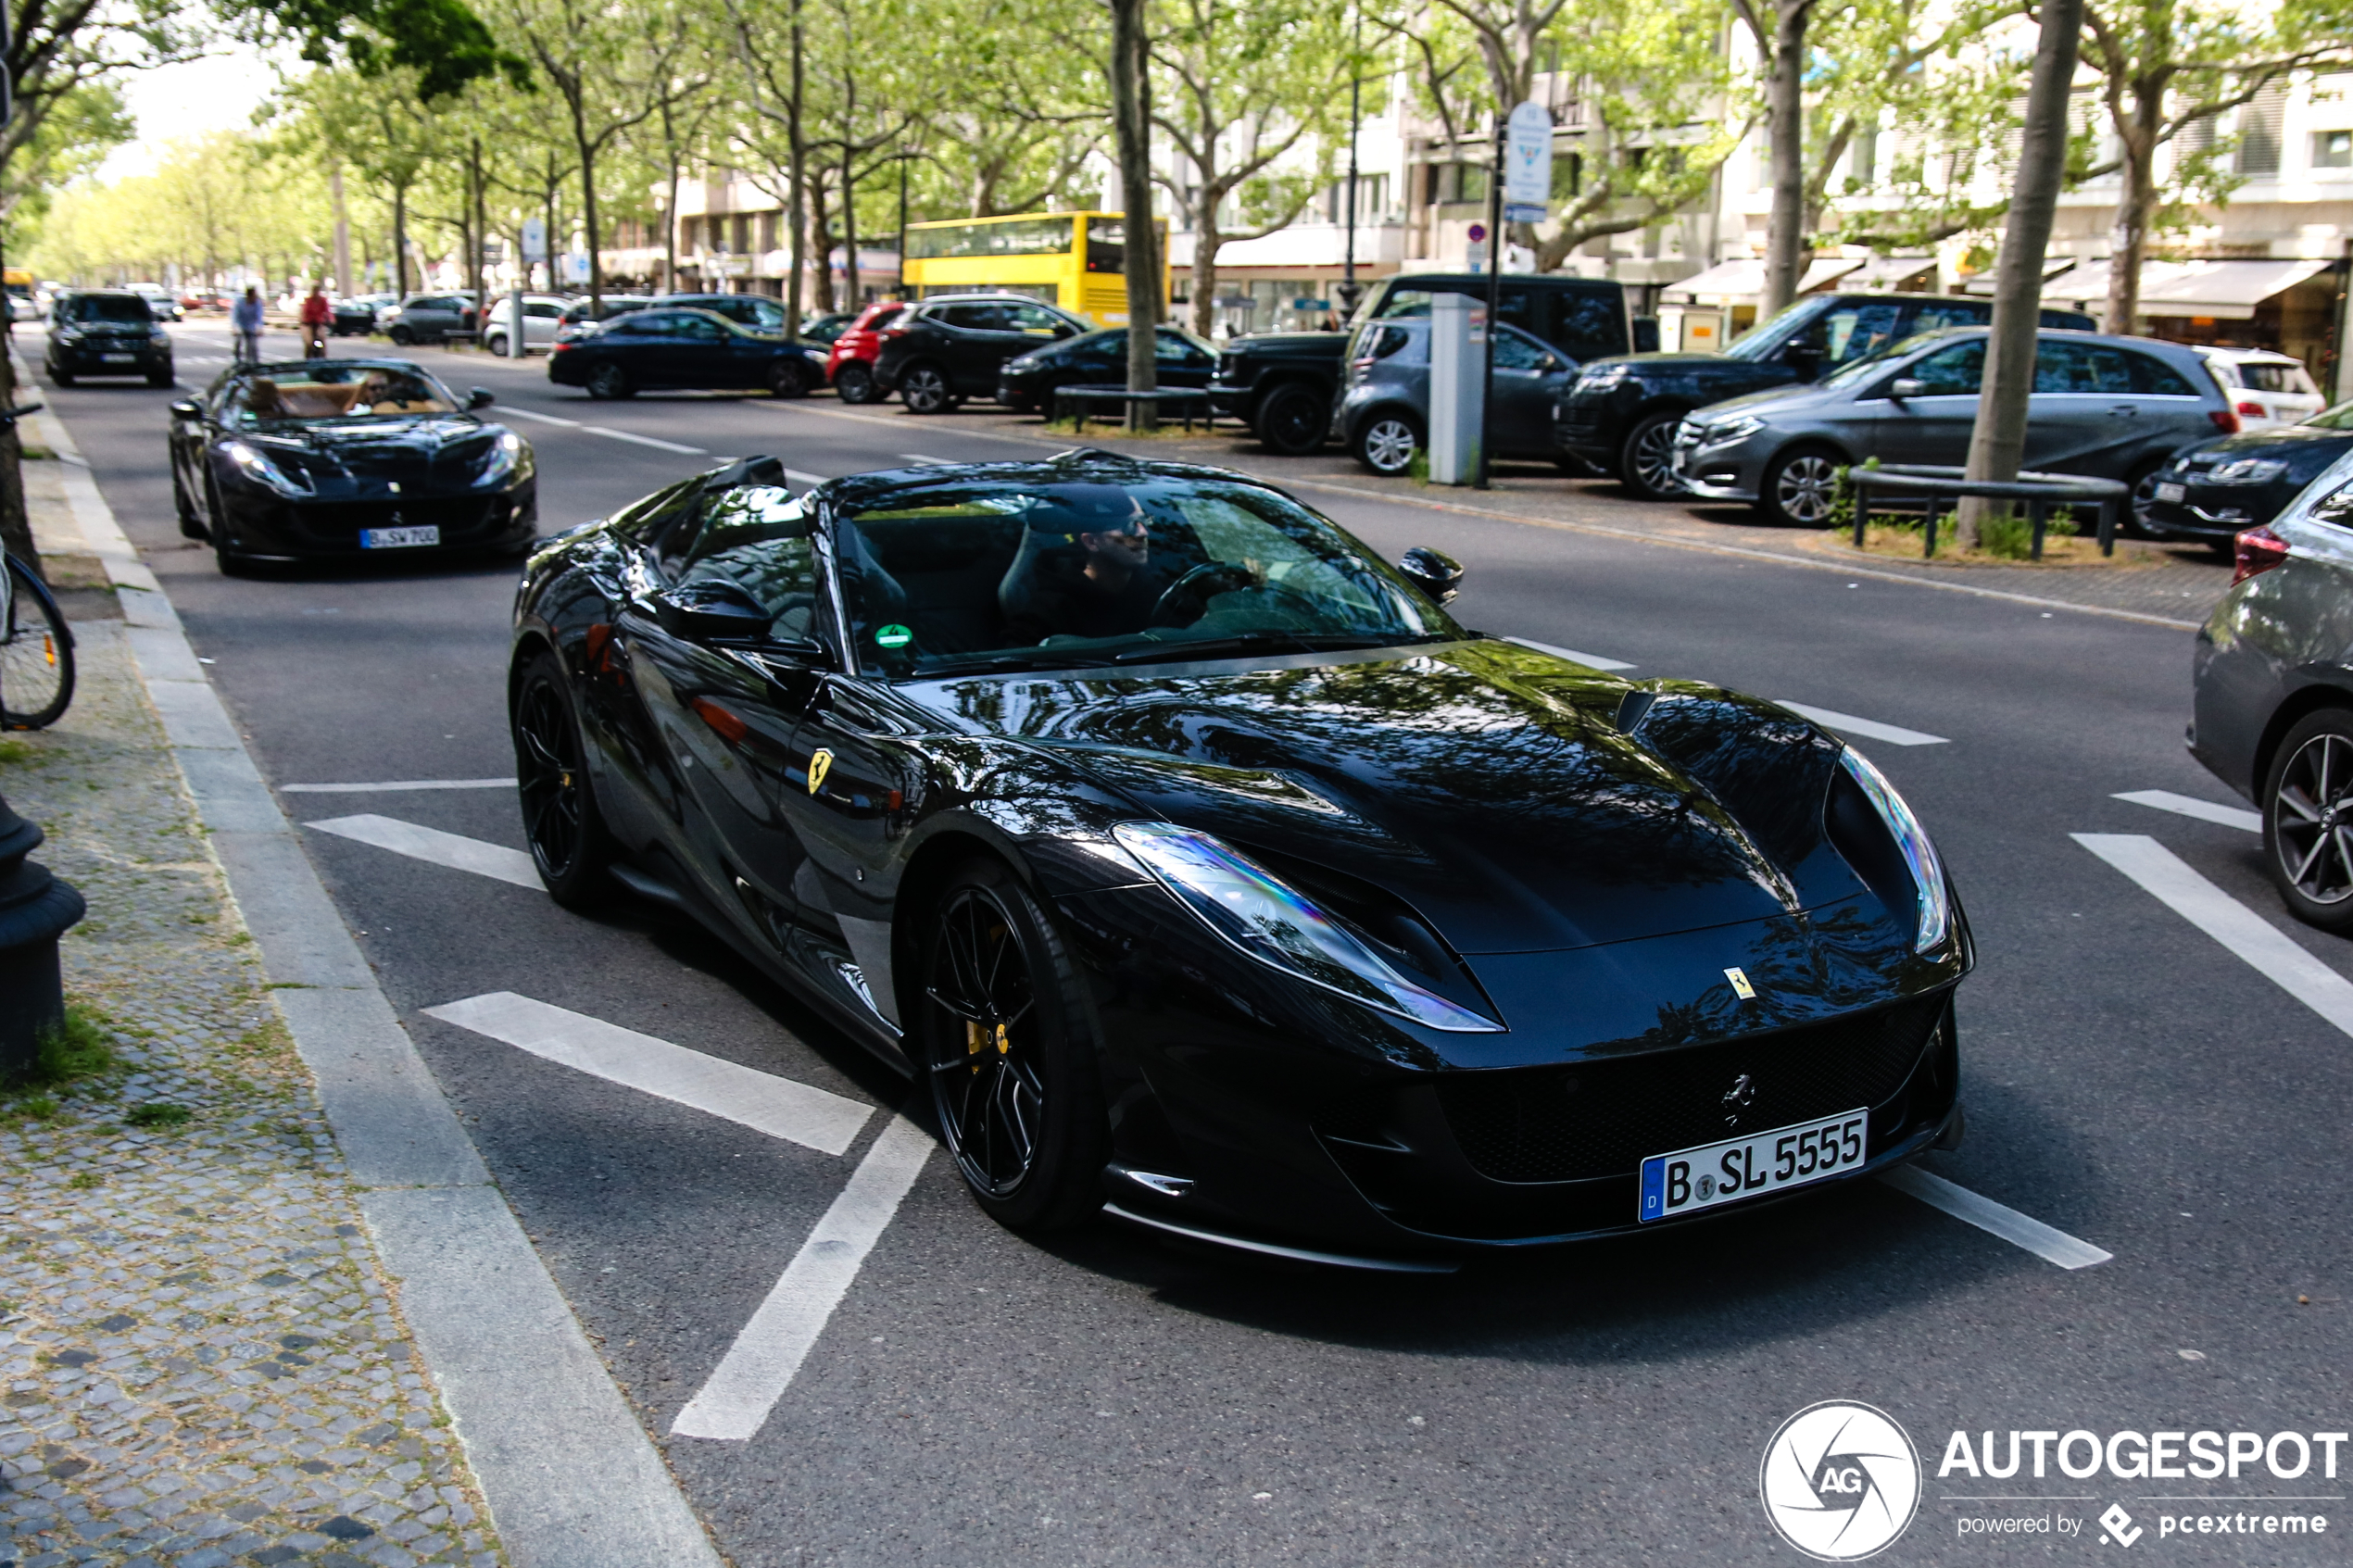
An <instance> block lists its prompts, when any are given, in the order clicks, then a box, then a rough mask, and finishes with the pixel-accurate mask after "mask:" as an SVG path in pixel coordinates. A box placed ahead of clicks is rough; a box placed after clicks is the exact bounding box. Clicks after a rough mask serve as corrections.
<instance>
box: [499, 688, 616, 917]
mask: <svg viewBox="0 0 2353 1568" xmlns="http://www.w3.org/2000/svg"><path fill="white" fill-rule="evenodd" d="M512 726H513V730H514V738H515V782H516V786H517V793H518V794H519V795H520V796H521V797H522V834H523V842H524V843H526V844H528V845H530V846H531V863H532V866H533V867H534V868H535V870H536V871H537V872H539V880H540V881H541V882H542V883H543V884H546V886H547V896H548V897H551V898H553V899H555V901H556V902H557V903H559V904H561V905H563V906H564V907H565V908H566V909H582V908H585V907H586V906H587V905H589V904H591V903H592V902H594V901H595V895H596V894H597V893H598V892H599V891H601V889H602V885H603V881H604V873H605V871H606V868H608V867H609V866H610V865H611V864H612V837H611V834H609V833H608V832H607V831H606V829H605V819H604V816H603V814H602V813H601V812H600V811H598V809H597V795H596V791H595V789H594V788H593V787H592V786H591V785H590V784H589V782H588V771H587V753H586V748H585V746H583V744H582V741H581V736H580V721H579V720H578V719H577V718H576V717H575V716H574V715H573V708H572V698H571V696H570V693H569V692H568V690H567V688H566V685H565V682H564V674H563V667H562V666H561V665H560V664H559V663H557V661H556V657H555V655H553V654H551V653H548V652H547V651H546V650H545V649H542V650H540V651H539V652H538V653H535V654H534V655H533V656H532V657H531V660H530V662H529V663H527V664H525V665H524V666H523V671H522V682H521V683H520V684H518V685H517V686H516V688H515V706H514V714H513V719H512Z"/></svg>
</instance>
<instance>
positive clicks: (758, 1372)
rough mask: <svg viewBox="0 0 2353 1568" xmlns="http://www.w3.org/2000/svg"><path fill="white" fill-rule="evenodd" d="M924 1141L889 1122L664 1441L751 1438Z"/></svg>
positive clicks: (891, 1206)
mask: <svg viewBox="0 0 2353 1568" xmlns="http://www.w3.org/2000/svg"><path fill="white" fill-rule="evenodd" d="M932 1147H933V1146H932V1139H931V1135H930V1134H928V1133H926V1132H925V1131H924V1130H923V1129H922V1128H921V1127H919V1126H917V1125H915V1124H914V1123H912V1122H910V1121H908V1120H907V1119H906V1118H905V1117H904V1116H893V1117H892V1118H891V1119H890V1121H889V1122H888V1123H887V1124H886V1125H885V1126H884V1128H883V1130H882V1133H881V1135H879V1136H877V1137H876V1138H875V1142H874V1145H873V1147H872V1148H868V1149H867V1150H866V1157H865V1158H864V1159H863V1160H860V1161H859V1162H858V1170H857V1173H855V1174H854V1175H852V1176H851V1177H850V1178H849V1185H848V1186H846V1187H844V1188H843V1189H842V1193H841V1196H840V1197H839V1198H835V1199H834V1202H833V1207H832V1208H830V1209H828V1210H825V1214H824V1218H823V1219H821V1220H819V1221H818V1222H817V1228H816V1229H815V1230H813V1231H812V1232H810V1233H809V1239H808V1240H807V1241H805V1242H803V1243H802V1244H801V1248H800V1250H799V1252H798V1253H796V1254H794V1256H793V1261H792V1262H791V1264H790V1265H789V1266H788V1267H786V1270H785V1272H784V1274H783V1276H782V1277H781V1278H779V1279H778V1280H777V1281H776V1285H775V1288H774V1289H773V1290H771V1291H769V1293H768V1298H767V1299H766V1300H764V1301H762V1302H761V1304H760V1310H759V1311H756V1312H754V1313H753V1314H752V1315H751V1321H750V1322H749V1323H746V1324H744V1326H743V1332H741V1333H740V1334H738V1335H736V1342H735V1343H734V1344H732V1345H730V1346H729V1347H728V1348H727V1354H726V1355H725V1356H724V1357H723V1358H721V1360H720V1362H719V1365H718V1368H717V1369H716V1370H715V1371H713V1372H712V1373H711V1380H710V1381H709V1382H707V1383H705V1384H704V1385H703V1386H702V1387H701V1388H700V1389H699V1390H698V1392H697V1393H696V1395H695V1397H694V1398H693V1399H689V1400H688V1401H686V1408H685V1409H684V1410H682V1411H679V1412H678V1416H677V1419H676V1420H674V1421H673V1422H672V1423H671V1424H670V1430H671V1433H672V1435H673V1436H679V1437H709V1438H715V1439H717V1440H719V1441H722V1442H745V1441H748V1440H749V1439H750V1438H751V1437H753V1436H757V1435H758V1433H759V1431H760V1429H761V1426H762V1425H764V1424H766V1423H767V1420H768V1414H769V1412H770V1411H773V1410H774V1409H775V1408H776V1401H777V1400H778V1399H782V1398H784V1395H785V1390H786V1388H788V1387H790V1386H792V1380H793V1378H794V1377H795V1376H796V1375H797V1374H799V1371H800V1363H801V1362H802V1361H804V1360H806V1359H807V1358H808V1355H809V1352H810V1349H811V1348H812V1347H813V1346H814V1345H815V1344H816V1343H817V1337H818V1336H819V1335H821V1334H823V1333H824V1328H825V1323H826V1322H827V1320H828V1319H830V1318H831V1317H832V1316H833V1314H834V1309H835V1308H836V1307H837V1306H839V1305H840V1304H841V1299H842V1298H843V1297H844V1296H846V1295H847V1294H849V1286H850V1285H851V1283H852V1282H853V1281H855V1280H856V1279H857V1277H858V1270H859V1267H860V1265H862V1264H863V1263H864V1262H865V1261H866V1254H867V1253H868V1252H870V1251H872V1250H873V1249H874V1245H875V1241H876V1240H877V1239H879V1238H880V1237H881V1236H882V1233H883V1231H884V1230H885V1229H886V1228H887V1226H888V1225H889V1224H890V1221H891V1217H892V1216H893V1215H895V1214H897V1213H898V1212H899V1205H900V1201H901V1200H903V1199H904V1198H906V1196H907V1193H908V1190H909V1189H910V1188H912V1186H913V1185H915V1178H916V1177H917V1176H918V1175H920V1174H921V1173H923V1168H924V1161H925V1160H926V1159H927V1158H929V1156H930V1154H931V1151H932Z"/></svg>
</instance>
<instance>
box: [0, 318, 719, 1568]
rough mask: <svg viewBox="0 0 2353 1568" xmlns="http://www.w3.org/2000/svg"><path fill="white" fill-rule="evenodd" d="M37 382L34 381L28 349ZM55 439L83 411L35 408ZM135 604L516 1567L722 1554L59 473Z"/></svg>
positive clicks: (238, 883)
mask: <svg viewBox="0 0 2353 1568" xmlns="http://www.w3.org/2000/svg"><path fill="white" fill-rule="evenodd" d="M17 374H18V378H19V383H20V384H24V385H31V384H32V383H31V377H30V376H29V375H28V374H27V373H26V372H25V370H24V367H23V366H22V365H21V364H19V366H18V367H17ZM32 418H33V420H34V421H35V428H36V429H38V430H39V431H40V432H41V435H42V440H43V442H44V445H47V446H48V447H49V448H50V449H51V450H52V451H55V452H57V453H59V454H71V455H72V456H73V457H75V458H79V457H80V456H81V453H80V450H79V448H78V447H77V446H76V445H75V444H74V442H73V438H72V436H71V435H70V433H68V431H67V430H66V427H65V423H64V421H63V420H60V419H58V418H57V416H56V415H55V414H54V413H52V412H49V411H46V410H44V412H42V413H40V414H37V415H34V416H32ZM63 478H64V481H65V490H66V497H67V501H68V503H69V506H70V507H71V508H72V510H73V514H74V519H75V521H76V522H77V523H78V524H79V526H80V528H81V530H82V538H83V540H84V541H85V542H86V543H87V544H88V545H89V546H90V549H91V551H92V552H93V553H94V554H95V555H96V556H97V557H98V558H99V559H100V561H101V562H102V563H103V565H104V566H105V568H106V571H107V580H108V581H109V582H111V583H113V584H114V585H115V587H116V588H117V590H118V593H117V601H118V602H119V603H120V606H121V607H122V613H123V622H124V630H123V636H124V641H125V642H126V643H127V644H128V645H129V646H130V648H131V650H132V657H133V659H134V660H135V661H136V664H137V667H138V670H139V674H140V680H141V684H143V685H144V686H145V688H146V692H147V696H148V700H149V701H150V702H152V703H153V704H154V706H155V709H156V711H157V714H158V715H159V716H160V717H161V719H162V721H163V724H164V730H165V734H166V736H167V738H168V739H169V740H170V744H171V748H172V756H173V759H174V760H175V761H176V762H177V763H178V765H179V769H180V772H181V777H182V782H183V783H184V784H185V785H186V787H187V790H188V794H189V796H190V798H191V799H192V801H193V802H194V804H195V809H196V813H197V816H198V819H199V820H200V821H201V822H203V824H204V826H205V829H206V836H205V843H206V844H207V846H208V849H209V851H210V853H211V854H212V856H213V858H214V859H215V861H216V863H217V864H219V866H220V871H221V874H222V877H223V879H224V881H225V882H226V883H227V884H228V888H229V893H230V897H231V898H232V899H233V901H234V902H235V904H236V905H237V908H238V911H239V913H240V915H241V916H242V917H243V918H244V920H245V927H246V929H247V931H248V932H249V933H250V934H251V935H252V936H253V938H254V940H255V943H256V945H257V947H258V950H259V953H260V957H261V962H262V967H263V969H264V971H265V972H267V973H268V975H269V977H270V981H271V985H272V988H273V995H274V996H275V997H276V999H277V1002H278V1006H279V1010H280V1011H281V1012H282V1013H283V1016H284V1018H285V1020H286V1024H287V1027H288V1030H289V1031H290V1032H291V1034H292V1035H293V1036H294V1042H295V1046H296V1049H297V1050H299V1051H300V1052H301V1054H302V1058H303V1060H304V1062H305V1063H306V1064H307V1065H308V1067H309V1068H310V1071H311V1073H312V1075H313V1076H314V1078H315V1079H316V1080H317V1083H318V1088H319V1098H320V1101H321V1107H322V1109H323V1110H325V1112H326V1115H327V1120H328V1123H329V1124H330V1125H331V1126H332V1127H333V1129H334V1134H335V1141H336V1143H337V1145H338V1146H340V1148H342V1151H343V1155H344V1159H345V1161H346V1167H347V1169H348V1170H349V1173H350V1175H351V1179H352V1183H353V1185H355V1186H356V1187H357V1188H358V1189H359V1205H360V1210H361V1213H362V1214H363V1216H364V1217H365V1218H366V1220H367V1222H368V1225H369V1229H370V1231H371V1233H372V1234H373V1236H374V1239H375V1243H376V1248H377V1252H378V1255H379V1257H380V1258H381V1259H382V1260H383V1262H384V1268H385V1270H386V1272H387V1273H390V1274H391V1275H392V1276H393V1277H394V1279H395V1280H396V1281H397V1282H398V1285H399V1303H400V1309H401V1312H402V1315H403V1317H404V1318H405V1319H406V1320H407V1322H408V1323H409V1328H410V1330H411V1332H412V1333H413V1335H414V1336H415V1343H416V1346H417V1348H418V1351H419V1353H420V1355H421V1356H422V1359H423V1361H424V1363H425V1366H426V1368H427V1369H428V1370H429V1371H430V1373H431V1374H432V1376H433V1378H434V1385H435V1386H436V1388H437V1389H438V1391H439V1393H440V1396H441V1398H442V1400H443V1402H444V1403H445V1404H446V1405H447V1407H448V1410H449V1412H450V1415H451V1417H452V1419H453V1422H454V1424H455V1427H456V1430H457V1433H458V1436H459V1440H460V1441H461V1442H463V1443H464V1444H465V1447H466V1454H467V1458H468V1460H469V1461H470V1462H471V1463H472V1466H473V1470H474V1475H475V1478H476V1480H478V1481H479V1482H480V1483H481V1486H482V1489H483V1497H484V1502H485V1503H486V1504H487V1506H488V1508H489V1511H490V1514H491V1520H492V1523H493V1524H494V1526H495V1527H496V1528H497V1532H498V1535H499V1537H500V1539H501V1541H502V1542H503V1543H504V1544H505V1546H506V1548H507V1551H508V1556H509V1558H510V1561H511V1562H513V1563H514V1564H515V1565H516V1568H720V1558H719V1554H718V1552H717V1551H716V1550H715V1549H713V1548H712V1546H711V1538H710V1537H709V1536H708V1535H707V1534H706V1533H705V1532H704V1530H703V1527H702V1524H701V1523H700V1522H699V1521H698V1519H697V1518H696V1517H695V1514H694V1511H693V1510H692V1509H691V1508H689V1507H688V1506H687V1503H686V1499H685V1497H684V1496H683V1495H681V1493H680V1492H679V1490H678V1487H677V1485H676V1483H675V1482H674V1481H673V1480H672V1479H671V1476H670V1474H669V1472H668V1471H667V1469H666V1468H665V1467H664V1465H663V1462H662V1459H661V1455H660V1453H658V1452H657V1451H656V1449H655V1448H654V1446H653V1443H652V1441H651V1440H650V1439H649V1438H648V1436H646V1432H645V1429H644V1428H643V1427H642V1426H640V1425H639V1424H637V1420H636V1417H635V1415H634V1414H632V1413H631V1411H630V1409H629V1406H628V1404H627V1402H626V1401H625V1400H624V1399H623V1398H622V1395H621V1391H620V1390H619V1389H618V1388H617V1387H615V1386H614V1385H613V1382H612V1378H611V1375H610V1374H609V1373H608V1372H607V1371H606V1370H605V1366H604V1363H603V1362H602V1361H600V1360H599V1359H598V1355H597V1352H596V1351H595V1349H593V1348H591V1347H590V1346H589V1343H588V1339H587V1336H585V1334H584V1333H582V1331H581V1328H580V1323H579V1322H578V1320H577V1319H576V1318H574V1317H573V1313H572V1309H571V1307H570V1306H569V1305H568V1304H567V1303H566V1302H565V1300H564V1298H563V1296H562V1294H561V1292H560V1291H559V1290H558V1289H557V1288H556V1283H555V1280H554V1279H553V1278H552V1277H551V1276H550V1275H549V1274H548V1273H547V1265H546V1264H545V1263H543V1262H541V1261H540V1259H539V1255H538V1254H537V1253H536V1252H535V1251H534V1250H533V1248H532V1246H531V1242H530V1239H529V1238H528V1237H527V1236H524V1234H523V1230H522V1225H521V1223H518V1221H517V1220H516V1218H515V1215H514V1212H513V1210H510V1209H509V1208H508V1207H507V1204H506V1201H505V1199H504V1198H502V1197H501V1196H500V1195H499V1192H498V1190H497V1187H496V1186H495V1185H492V1183H491V1179H490V1173H489V1170H488V1168H487V1167H486V1166H484V1164H483V1161H482V1157H481V1155H480V1154H479V1153H478V1152H476V1150H475V1148H474V1147H473V1145H472V1142H470V1141H469V1140H468V1138H467V1136H466V1135H465V1131H464V1129H463V1128H461V1127H460V1126H459V1123H458V1119H457V1116H456V1115H455V1114H454V1113H453V1112H452V1111H451V1110H450V1108H449V1102H448V1100H447V1098H444V1096H443V1095H442V1092H441V1088H440V1085H438V1084H436V1083H435V1082H434V1078H433V1075H432V1073H431V1072H430V1071H429V1070H428V1069H427V1068H426V1066H425V1064H424V1061H423V1059H422V1058H421V1057H420V1056H419V1055H418V1054H417V1050H416V1047H415V1046H414V1045H413V1044H412V1043H411V1042H410V1041H409V1036H408V1034H407V1033H406V1032H405V1031H404V1030H403V1029H402V1028H401V1025H400V1022H399V1019H398V1017H397V1016H396V1014H395V1012H394V1011H393V1009H392V1004H391V1003H390V1002H389V1001H388V1000H386V999H385V997H384V991H383V989H382V988H381V987H380V986H379V985H377V983H376V979H375V975H374V972H372V971H371V969H370V968H369V966H368V961H367V959H366V957H365V956H364V955H363V954H361V952H360V951H359V944H358V943H357V942H355V941H353V940H352V936H351V933H350V931H349V929H348V928H347V927H346V925H345V924H344V922H343V917H342V915H341V914H340V913H339V912H338V911H337V910H336V909H335V907H334V903H333V900H332V899H330V898H329V897H328V896H327V891H326V888H325V887H324V886H323V885H322V884H321V883H320V880H319V874H318V872H316V871H315V870H314V869H313V868H312V866H311V864H310V862H309V860H308V858H307V857H306V856H305V855H304V854H303V851H302V847H301V844H300V842H299V841H298V840H297V838H296V835H295V833H294V830H293V828H292V827H291V826H290V825H289V824H288V823H287V822H286V818H285V815H284V813H283V812H282V811H280V810H279V809H278V804H277V802H276V800H274V799H273V798H272V797H271V794H270V789H269V786H268V785H267V784H264V783H263V782H262V778H261V771H260V770H259V768H258V767H257V766H256V765H255V763H254V760H253V756H252V754H251V753H250V752H249V751H248V750H247V749H246V747H245V741H244V739H243V738H242V737H241V736H240V734H238V731H237V728H236V725H235V723H234V722H233V721H232V720H231V719H230V717H229V714H228V710H227V709H226V708H225V707H224V706H223V705H222V703H221V700H220V695H219V693H218V692H216V691H215V690H214V689H213V687H212V684H211V683H210V682H209V681H208V679H207V678H206V675H205V672H204V667H203V666H202V665H200V664H198V663H197V662H196V658H195V650H194V649H193V648H191V647H190V646H189V645H188V640H187V636H186V634H185V633H184V632H183V631H182V628H181V624H180V618H179V615H178V613H177V612H176V611H175V610H174V609H173V608H172V606H171V601H170V598H169V597H168V596H166V595H165V593H164V592H163V588H162V584H161V583H158V582H157V579H156V575H155V573H154V572H153V571H150V570H149V569H148V568H147V565H146V563H145V561H143V560H142V559H141V558H139V554H138V552H137V551H136V550H135V549H134V548H132V545H131V542H130V540H129V539H128V538H127V537H126V536H125V535H124V534H123V533H122V530H121V528H120V525H118V524H117V523H116V521H115V519H114V513H113V511H112V510H111V509H110V508H108V507H107V502H106V498H105V497H104V496H103V495H101V494H100V493H99V490H98V487H97V484H96V483H95V481H94V480H93V479H92V477H91V476H90V474H89V472H88V470H87V467H86V465H83V466H80V467H75V466H68V467H67V468H66V470H65V472H64V474H63Z"/></svg>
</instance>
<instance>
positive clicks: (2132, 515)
mask: <svg viewBox="0 0 2353 1568" xmlns="http://www.w3.org/2000/svg"><path fill="white" fill-rule="evenodd" d="M2164 471H2165V464H2164V463H2163V462H2162V461H2158V462H2154V463H2151V464H2149V465H2148V467H2146V468H2145V469H2143V470H2140V471H2139V472H2138V473H2136V474H2134V475H2133V477H2132V479H2131V481H2130V482H2129V483H2131V484H2132V486H2133V503H2132V508H2131V509H2130V510H2129V512H2127V514H2126V515H2125V517H2124V518H2123V520H2122V521H2123V522H2124V525H2125V526H2124V528H2122V529H2120V530H2118V532H2119V533H2123V532H2128V531H2129V532H2130V533H2133V535H2135V536H2136V537H2139V538H2143V539H2146V538H2148V537H2149V513H2150V512H2151V511H2153V510H2155V509H2156V507H2157V476H2158V474H2160V473H2163V472H2164ZM2232 544H2233V548H2235V547H2236V544H2237V541H2236V540H2235V539H2233V541H2232Z"/></svg>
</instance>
